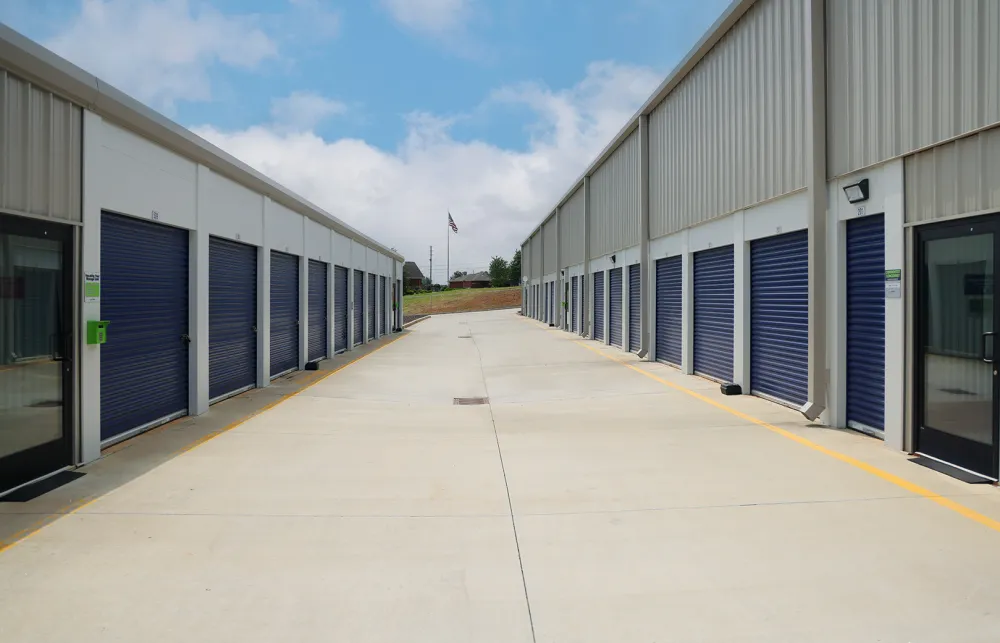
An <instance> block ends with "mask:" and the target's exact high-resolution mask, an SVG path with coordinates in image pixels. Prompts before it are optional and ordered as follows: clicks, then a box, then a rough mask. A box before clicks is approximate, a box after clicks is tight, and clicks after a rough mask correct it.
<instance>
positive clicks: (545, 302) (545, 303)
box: [542, 284, 549, 324]
mask: <svg viewBox="0 0 1000 643" xmlns="http://www.w3.org/2000/svg"><path fill="white" fill-rule="evenodd" d="M542 322H543V323H546V324H547V323H549V285H548V284H542Z"/></svg>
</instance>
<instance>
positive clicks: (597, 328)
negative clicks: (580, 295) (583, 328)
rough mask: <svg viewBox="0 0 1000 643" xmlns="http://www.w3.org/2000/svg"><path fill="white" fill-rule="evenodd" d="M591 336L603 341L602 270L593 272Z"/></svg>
mask: <svg viewBox="0 0 1000 643" xmlns="http://www.w3.org/2000/svg"><path fill="white" fill-rule="evenodd" d="M593 338H594V339H596V340H597V341H600V342H603V341H604V272H603V271H602V272H595V273H594V333H593Z"/></svg>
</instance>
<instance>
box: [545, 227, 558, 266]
mask: <svg viewBox="0 0 1000 643" xmlns="http://www.w3.org/2000/svg"><path fill="white" fill-rule="evenodd" d="M558 229H559V226H558V223H557V222H556V217H552V218H551V219H549V220H548V221H546V222H545V225H543V226H542V235H543V237H544V238H545V246H544V248H543V252H544V253H545V260H544V262H543V266H544V268H545V274H546V275H548V274H550V273H553V272H555V271H556V270H557V269H558V266H556V264H557V263H558V262H557V261H556V254H557V253H558V252H559V246H558V243H559V237H558V235H557V234H556V232H557V231H558Z"/></svg>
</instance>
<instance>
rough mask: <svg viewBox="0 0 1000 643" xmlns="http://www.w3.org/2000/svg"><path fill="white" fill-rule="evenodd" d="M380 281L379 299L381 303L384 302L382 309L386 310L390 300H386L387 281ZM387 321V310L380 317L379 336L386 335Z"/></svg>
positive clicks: (383, 279) (381, 278)
mask: <svg viewBox="0 0 1000 643" xmlns="http://www.w3.org/2000/svg"><path fill="white" fill-rule="evenodd" d="M378 280H379V293H378V298H379V301H380V302H382V303H381V306H382V308H385V306H386V303H387V302H388V300H387V299H386V281H385V277H379V278H378ZM385 320H386V314H385V310H383V311H382V314H381V315H379V316H378V334H379V335H385Z"/></svg>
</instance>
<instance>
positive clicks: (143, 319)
mask: <svg viewBox="0 0 1000 643" xmlns="http://www.w3.org/2000/svg"><path fill="white" fill-rule="evenodd" d="M101 318H102V319H104V320H107V321H109V322H111V324H110V326H109V327H108V337H107V343H106V344H104V345H103V346H101V440H109V439H111V438H115V437H119V436H121V435H123V434H126V433H129V432H130V431H134V430H137V429H141V428H151V427H153V426H156V425H157V424H161V423H163V422H166V421H169V420H171V419H173V418H174V417H178V416H180V415H184V414H186V413H187V408H188V367H189V363H188V344H189V343H190V339H189V338H188V232H187V230H180V229H177V228H170V227H167V226H164V225H159V224H156V223H150V222H148V221H142V220H140V219H133V218H130V217H124V216H120V215H116V214H103V215H102V216H101Z"/></svg>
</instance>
